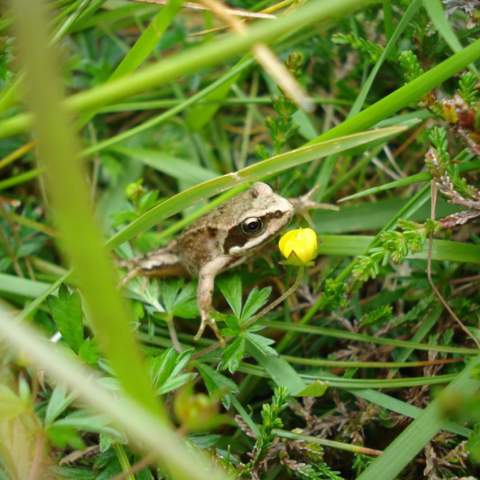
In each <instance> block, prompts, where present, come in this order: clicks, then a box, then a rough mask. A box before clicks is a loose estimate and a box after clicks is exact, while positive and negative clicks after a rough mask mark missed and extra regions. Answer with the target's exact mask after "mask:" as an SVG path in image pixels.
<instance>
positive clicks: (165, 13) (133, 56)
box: [110, 0, 182, 80]
mask: <svg viewBox="0 0 480 480" xmlns="http://www.w3.org/2000/svg"><path fill="white" fill-rule="evenodd" d="M181 5H182V0H170V1H169V2H168V3H167V4H166V5H165V6H164V7H162V8H161V9H160V10H159V12H158V13H157V14H156V15H155V16H154V17H153V19H152V21H151V22H150V24H149V25H148V27H147V28H146V29H145V30H144V31H143V33H142V34H141V35H140V37H138V39H137V41H136V42H135V44H134V45H133V47H132V48H131V49H130V50H129V52H128V53H127V55H126V56H125V57H124V59H123V60H122V61H121V62H120V64H119V65H118V67H117V68H116V69H115V71H114V72H113V74H112V76H111V77H110V80H115V79H116V78H120V77H123V76H124V75H127V74H129V73H132V72H134V71H135V70H136V69H137V68H138V67H139V66H140V65H141V64H142V63H143V62H144V61H145V60H146V59H147V58H148V57H149V55H150V54H151V53H152V51H153V50H154V48H155V47H156V45H157V44H158V42H159V40H160V38H161V37H162V36H163V34H164V33H165V31H166V29H167V28H168V26H169V25H170V23H171V22H172V20H173V19H174V18H175V15H176V14H177V12H178V11H179V10H180V7H181Z"/></svg>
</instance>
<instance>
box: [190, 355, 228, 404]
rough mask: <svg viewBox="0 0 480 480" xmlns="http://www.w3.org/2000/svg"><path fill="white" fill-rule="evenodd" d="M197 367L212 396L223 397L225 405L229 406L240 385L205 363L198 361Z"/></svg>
mask: <svg viewBox="0 0 480 480" xmlns="http://www.w3.org/2000/svg"><path fill="white" fill-rule="evenodd" d="M196 367H197V370H198V372H199V373H200V375H201V376H202V378H203V381H204V382H205V386H206V387H207V390H208V393H209V394H210V396H212V397H213V398H221V399H222V400H223V402H224V405H225V407H226V408H229V407H230V403H231V395H235V394H237V393H238V387H237V385H236V384H235V382H233V381H232V380H230V379H229V378H227V377H226V376H225V375H222V374H221V373H220V372H217V371H216V370H214V369H213V368H212V367H210V366H209V365H205V364H204V363H197V364H196Z"/></svg>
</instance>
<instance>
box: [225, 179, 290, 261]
mask: <svg viewBox="0 0 480 480" xmlns="http://www.w3.org/2000/svg"><path fill="white" fill-rule="evenodd" d="M235 200H236V202H235V204H236V214H235V215H236V219H235V224H234V225H233V226H232V228H231V229H230V230H229V231H228V232H227V235H226V238H225V243H224V252H225V253H228V254H231V255H235V256H241V255H248V254H249V253H250V252H252V251H255V250H257V249H258V248H260V247H261V246H263V245H264V244H265V243H267V242H269V241H270V240H271V239H272V238H274V237H275V236H277V235H278V234H279V233H280V231H281V230H282V229H283V228H284V227H285V226H287V225H288V224H289V223H290V220H291V219H292V217H293V214H294V207H293V205H292V204H291V203H290V202H289V201H288V200H287V199H286V198H284V197H282V196H280V195H277V194H276V193H275V192H273V190H272V189H271V188H270V187H269V186H268V185H267V184H266V183H261V182H257V183H255V184H254V185H253V186H252V187H251V188H250V189H249V190H247V191H246V192H244V193H242V194H240V195H239V196H238V197H237V198H236V199H235Z"/></svg>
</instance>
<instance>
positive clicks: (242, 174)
mask: <svg viewBox="0 0 480 480" xmlns="http://www.w3.org/2000/svg"><path fill="white" fill-rule="evenodd" d="M402 131H404V128H403V127H388V128H384V129H377V130H371V131H368V132H362V133H357V134H354V135H350V136H347V137H343V138H338V139H335V140H329V141H327V142H322V143H317V144H315V145H307V146H305V147H301V148H298V149H296V150H291V151H289V152H287V153H283V154H280V155H277V156H275V157H272V158H269V159H267V160H264V161H262V162H258V163H255V164H253V165H250V166H248V167H246V168H243V169H241V170H238V171H237V172H234V173H228V174H226V175H223V176H221V177H217V178H214V179H212V180H209V181H207V182H204V183H201V184H199V185H195V186H193V187H190V188H188V189H186V190H184V191H182V192H180V193H178V194H177V195H174V196H173V197H171V198H169V199H168V200H165V201H163V202H161V203H159V204H158V205H156V206H155V207H153V208H152V209H150V210H149V211H148V212H146V213H144V214H143V215H142V216H141V217H139V218H138V219H137V220H135V221H134V222H132V223H131V224H130V225H128V226H127V227H125V228H124V229H123V230H121V231H120V232H118V233H117V234H116V235H114V236H113V237H112V238H110V240H109V241H108V246H109V247H111V248H113V247H116V246H118V245H120V244H122V243H123V242H125V241H127V240H129V239H131V238H132V237H133V236H135V235H137V234H138V233H140V232H143V231H144V230H147V229H149V228H151V227H153V226H154V225H155V224H157V223H158V222H159V221H161V220H163V219H165V218H166V217H168V216H170V215H173V214H175V213H178V212H180V211H182V210H183V209H185V208H187V207H189V206H191V205H192V203H195V202H197V201H198V200H202V199H204V198H208V197H210V196H212V195H215V194H218V193H220V192H222V191H224V190H227V189H228V188H231V187H233V186H236V185H239V184H241V183H247V182H253V181H255V180H260V179H262V178H264V177H266V176H271V175H275V174H277V173H280V172H282V171H284V170H288V169H289V168H293V167H296V166H298V165H302V164H303V163H307V162H310V161H312V160H316V159H318V158H321V157H325V156H327V155H331V154H333V153H339V152H342V151H346V150H349V149H351V148H354V147H357V146H359V145H365V144H367V143H370V142H374V141H377V140H380V139H386V138H388V137H391V136H393V135H396V134H398V133H400V132H402Z"/></svg>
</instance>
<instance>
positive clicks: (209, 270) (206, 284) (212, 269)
mask: <svg viewBox="0 0 480 480" xmlns="http://www.w3.org/2000/svg"><path fill="white" fill-rule="evenodd" d="M229 263H231V258H230V257H227V256H223V255H222V256H220V257H217V258H215V259H214V260H211V261H210V262H208V263H206V264H205V265H204V266H203V267H201V269H200V271H199V272H198V289H197V301H198V307H199V309H200V318H201V323H200V327H199V329H198V332H197V334H196V335H195V340H198V339H200V338H201V336H202V335H203V332H204V331H205V328H206V327H207V325H208V326H209V327H210V328H211V329H212V330H213V333H215V336H216V337H217V338H218V340H219V341H220V342H221V343H222V344H223V343H224V339H223V337H222V336H221V335H220V330H219V329H218V326H217V323H216V322H215V319H214V318H213V317H212V310H213V306H212V297H213V289H214V287H215V277H216V276H217V275H218V274H219V273H220V272H222V271H223V270H225V269H226V268H227V267H228V265H229Z"/></svg>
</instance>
